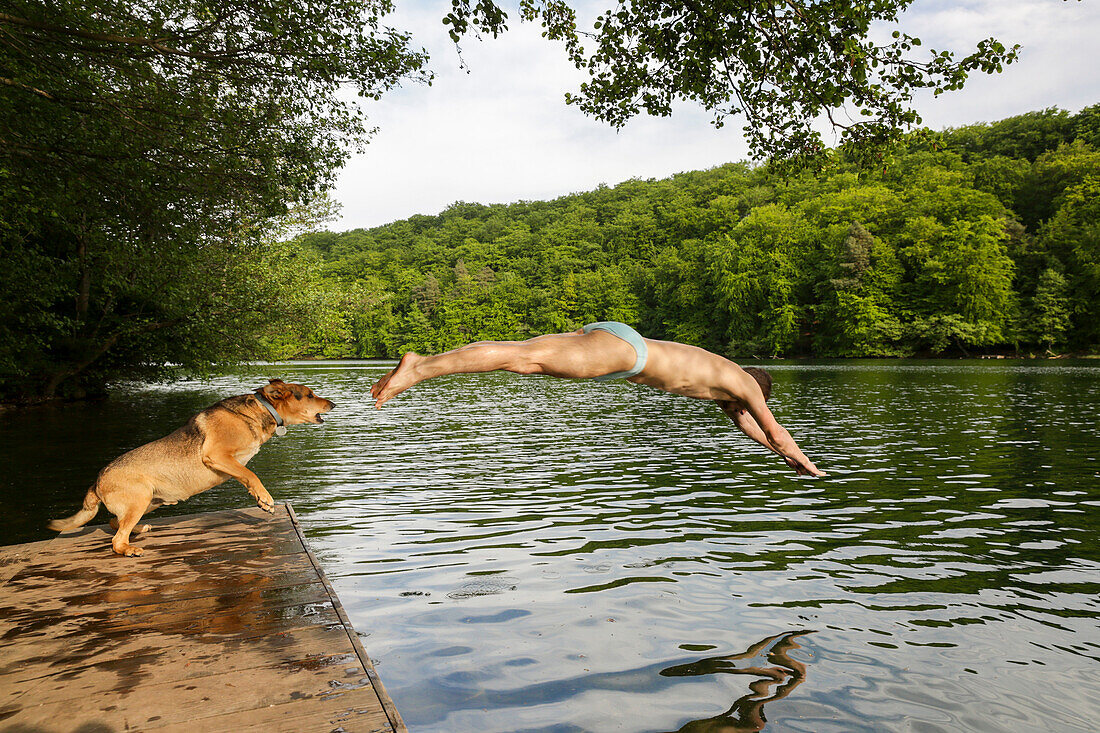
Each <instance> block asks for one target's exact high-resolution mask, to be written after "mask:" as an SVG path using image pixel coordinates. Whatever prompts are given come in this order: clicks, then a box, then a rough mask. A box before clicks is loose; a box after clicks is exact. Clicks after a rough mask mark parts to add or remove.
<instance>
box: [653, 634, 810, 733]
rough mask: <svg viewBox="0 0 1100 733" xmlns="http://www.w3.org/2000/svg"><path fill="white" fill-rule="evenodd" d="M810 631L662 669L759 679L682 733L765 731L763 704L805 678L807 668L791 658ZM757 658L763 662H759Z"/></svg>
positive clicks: (666, 672) (774, 637) (669, 674)
mask: <svg viewBox="0 0 1100 733" xmlns="http://www.w3.org/2000/svg"><path fill="white" fill-rule="evenodd" d="M812 633H813V632H812V631H789V632H787V633H784V634H774V635H772V636H769V637H768V638H766V639H764V640H763V641H759V642H757V643H755V644H753V645H752V646H751V647H749V648H748V649H747V650H746V651H744V652H741V653H740V654H727V655H725V656H722V657H708V658H706V659H701V660H699V661H698V662H690V663H688V664H678V665H676V666H674V667H669V668H668V669H662V670H661V674H662V675H664V676H665V677H694V676H698V675H704V674H744V675H752V676H754V677H758V678H759V679H757V680H754V681H753V682H750V683H749V690H751V692H749V694H747V695H745V696H744V697H742V698H741V699H739V700H738V701H737V702H735V703H734V704H733V707H731V708H730V709H729V710H727V711H726V712H724V713H722V714H721V715H716V716H715V717H713V718H707V719H706V720H693V721H692V722H690V723H688V724H687V725H685V726H684V727H682V728H680V731H681V733H745V732H751V731H759V730H764V726H765V725H767V723H768V719H767V718H766V717H764V703H766V702H772V701H773V700H782V699H783V698H785V697H786V696H787V695H789V694H791V692H793V691H794V688H796V687H798V686H799V685H800V684H802V681H803V680H805V679H806V665H805V664H803V663H802V662H800V661H798V660H797V659H794V658H793V657H791V655H790V654H791V652H793V651H795V650H796V649H801V647H800V646H799V645H798V637H800V636H803V635H805V634H812ZM760 657H763V658H764V662H763V663H760V662H759V659H760Z"/></svg>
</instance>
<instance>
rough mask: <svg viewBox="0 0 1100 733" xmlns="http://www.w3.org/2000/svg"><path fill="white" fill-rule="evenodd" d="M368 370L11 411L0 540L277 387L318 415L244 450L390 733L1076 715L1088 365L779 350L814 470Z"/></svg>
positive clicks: (617, 413)
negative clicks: (165, 441) (308, 552)
mask: <svg viewBox="0 0 1100 733" xmlns="http://www.w3.org/2000/svg"><path fill="white" fill-rule="evenodd" d="M387 368H388V367H387V365H386V364H382V363H378V364H370V363H366V364H364V363H312V364H311V363H296V364H287V365H280V366H278V367H268V368H264V369H259V370H255V371H253V372H252V373H243V372H241V373H233V374H227V375H224V376H221V377H217V378H211V379H209V380H204V381H200V382H188V383H185V384H182V385H174V386H164V385H151V386H143V387H133V388H130V389H128V390H126V391H125V392H124V393H123V394H121V395H119V396H118V397H117V398H115V399H113V400H111V401H109V402H106V403H102V404H98V405H82V406H75V407H71V408H66V409H40V410H31V411H27V412H20V413H8V414H6V415H5V420H4V421H3V422H2V423H0V439H2V440H3V444H4V445H5V446H6V448H7V451H8V457H7V458H6V459H5V460H6V462H7V463H6V468H8V470H6V471H4V472H3V473H2V475H0V523H2V525H0V530H2V531H3V536H4V538H5V541H6V542H25V541H29V540H34V539H41V538H44V537H47V536H48V533H46V532H45V530H44V529H43V526H44V524H45V521H46V519H47V518H50V517H56V516H67V515H69V514H71V513H72V512H73V511H74V510H75V508H76V506H77V505H78V503H79V498H80V496H81V495H82V493H83V490H84V489H85V488H86V487H87V486H88V484H90V483H91V481H92V479H93V478H94V476H95V474H96V472H97V471H98V470H99V469H100V468H102V466H103V465H104V464H106V463H107V461H109V460H110V459H111V458H113V457H115V456H116V455H118V454H119V453H121V452H123V451H124V450H126V449H128V448H131V447H133V446H135V445H138V444H140V443H143V442H146V441H148V440H151V439H154V438H157V437H160V436H162V435H164V434H166V433H167V432H169V431H171V430H172V429H174V428H175V427H178V425H179V424H181V423H182V422H183V420H184V419H185V418H186V416H187V415H189V414H191V413H193V412H194V411H196V410H198V409H200V408H202V407H204V406H206V405H208V404H211V403H213V402H215V401H216V400H218V399H220V398H222V397H224V396H227V395H231V394H241V393H244V392H246V391H248V390H250V389H251V388H252V387H254V386H257V385H258V384H261V383H263V382H264V381H265V378H266V377H267V376H279V377H282V378H284V379H288V380H292V381H297V382H303V383H305V384H308V385H310V386H312V387H314V388H315V389H316V390H317V391H318V392H319V393H320V394H323V395H325V396H326V397H329V398H330V399H333V400H334V401H335V402H336V403H337V404H338V405H339V407H338V408H337V409H336V410H335V411H334V412H333V413H331V416H330V418H331V419H329V420H328V421H327V422H326V423H325V424H324V425H315V426H314V425H307V426H294V427H292V428H291V429H290V432H289V434H288V435H287V436H286V437H285V438H276V439H275V440H273V441H271V442H270V443H269V444H267V445H266V446H265V447H264V448H263V450H262V451H261V452H260V454H259V455H258V456H257V457H256V458H255V459H254V460H253V461H252V463H251V464H250V467H251V468H253V469H254V470H255V471H256V473H257V474H258V475H259V476H260V478H261V479H262V480H263V481H264V482H265V484H266V485H267V487H268V488H269V490H270V491H271V493H272V494H273V495H274V496H275V497H276V499H288V500H290V501H292V502H294V505H295V508H296V510H297V512H298V514H299V517H300V518H301V519H302V522H303V524H304V525H305V527H306V531H307V535H308V536H309V538H310V542H311V544H312V545H313V547H314V549H315V550H316V551H317V554H318V555H319V557H320V559H321V562H322V563H323V564H324V566H325V569H326V572H328V574H329V576H330V577H331V578H332V580H333V584H334V585H335V587H336V590H337V591H338V592H339V594H340V596H341V599H342V600H343V601H344V604H345V606H346V607H347V609H348V612H349V614H350V616H351V618H352V621H353V622H354V624H355V626H356V628H357V629H358V630H359V631H360V632H361V633H363V634H364V636H365V638H364V645H365V646H366V648H367V649H368V651H369V652H370V654H371V656H372V657H373V658H374V659H375V661H376V663H377V666H378V668H379V672H380V674H381V676H382V679H383V680H384V682H385V684H386V686H387V688H388V690H389V692H390V693H391V695H392V696H393V698H394V699H395V701H396V703H397V705H398V707H399V709H400V710H401V712H402V715H403V716H404V717H405V718H406V720H407V721H408V722H409V724H410V727H411V728H412V729H413V730H416V731H441V732H442V731H447V732H460V731H479V732H481V731H546V732H549V731H554V732H559V731H560V732H563V733H564V732H566V731H570V732H571V731H632V732H633V731H671V730H691V731H696V730H708V731H712V730H759V729H761V726H764V728H763V729H766V730H776V731H779V730H782V731H812V732H813V733H820V732H822V731H845V732H847V731H917V730H919V731H960V730H967V731H1013V732H1014V731H1023V730H1050V731H1055V730H1056V731H1093V730H1095V724H1094V722H1093V721H1094V720H1095V719H1096V718H1097V716H1098V715H1100V707H1098V703H1097V700H1100V624H1098V618H1100V602H1098V598H1100V550H1098V549H1097V548H1098V544H1100V543H1098V540H1100V536H1098V535H1100V532H1098V520H1097V516H1098V515H1097V507H1098V506H1100V488H1098V486H1100V481H1098V479H1100V436H1098V434H1097V430H1096V425H1097V422H1098V418H1100V365H1094V364H1093V363H1089V362H1073V363H1067V362H1060V363H1058V364H1053V365H1046V364H1042V365H1036V364H1019V363H1010V362H997V363H990V362H968V363H961V362H942V363H935V362H881V363H872V362H844V363H839V364H827V363H821V364H803V363H797V364H795V363H778V364H775V365H774V366H773V367H772V370H773V374H774V375H775V378H776V380H775V381H776V384H775V395H774V397H773V399H772V402H773V409H774V411H775V412H776V414H777V416H778V417H779V419H780V421H781V422H782V423H783V424H784V425H785V426H786V427H787V428H789V429H790V430H791V432H792V433H793V434H794V435H795V437H796V438H797V439H798V441H799V443H800V444H801V445H802V447H803V448H804V449H805V451H806V453H807V454H808V455H809V456H810V457H811V458H812V459H813V460H814V461H815V462H816V463H817V464H818V465H819V466H820V467H822V468H823V469H824V470H827V471H829V473H830V475H829V476H828V477H827V478H825V479H820V480H810V479H800V478H798V477H796V476H795V475H794V474H793V472H791V471H789V470H788V469H787V468H786V467H785V466H784V465H783V464H782V463H780V462H779V461H778V460H775V459H774V458H772V457H769V456H767V455H765V454H764V453H763V451H762V450H761V449H759V448H758V447H756V446H754V445H753V444H751V443H749V442H748V441H747V440H746V439H744V438H743V437H741V436H739V435H738V434H737V433H736V432H735V431H734V430H733V429H732V428H731V427H730V425H729V424H728V422H727V421H726V420H725V418H724V417H723V416H722V415H721V414H720V413H719V412H718V410H717V409H716V408H715V407H713V406H712V405H708V404H706V403H702V402H696V401H692V400H687V399H683V398H677V397H674V396H672V395H666V394H663V393H660V392H657V391H654V390H650V389H647V388H644V387H639V386H636V385H632V384H628V383H625V382H618V383H606V384H596V383H592V382H568V381H561V380H553V379H549V378H541V377H529V378H521V377H516V376H513V375H505V374H486V375H468V376H455V377H448V378H443V379H438V380H433V381H431V382H427V383H424V384H421V385H418V386H417V387H416V388H414V389H413V390H411V391H409V392H408V393H406V394H404V395H402V396H401V397H399V398H398V399H397V400H394V401H393V402H391V403H390V404H388V405H387V406H386V408H385V409H384V410H382V411H374V410H371V409H369V406H368V400H366V399H365V397H364V395H365V391H366V389H367V387H368V386H369V384H370V383H371V382H372V381H373V380H375V379H377V378H378V377H379V376H381V375H382V374H383V373H384V372H385V370H386V369H387ZM249 502H250V499H249V497H248V495H247V493H246V492H245V490H244V489H243V488H241V487H239V486H236V485H229V486H226V487H223V488H220V489H216V490H213V491H210V492H207V493H206V494H202V495H200V496H198V497H195V498H194V499H192V500H191V501H189V502H186V503H184V504H180V505H178V506H176V507H173V508H171V509H170V510H168V511H164V510H162V511H161V512H160V513H162V514H163V513H188V512H196V511H206V510H210V509H219V508H226V507H233V506H246V505H248V504H249ZM104 551H105V552H107V551H109V550H108V548H107V547H106V546H105V547H104ZM811 629H812V630H813V633H808V630H811ZM734 701H736V702H734ZM731 703H732V707H731ZM765 706H766V718H765ZM765 722H766V726H765V725H764V723H765Z"/></svg>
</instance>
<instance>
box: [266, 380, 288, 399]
mask: <svg viewBox="0 0 1100 733" xmlns="http://www.w3.org/2000/svg"><path fill="white" fill-rule="evenodd" d="M268 382H269V384H268V385H267V386H266V387H264V388H263V390H261V391H262V392H263V393H264V397H266V398H268V399H269V400H285V399H287V398H288V397H290V390H289V389H287V386H286V382H284V381H283V380H281V379H269V380H268Z"/></svg>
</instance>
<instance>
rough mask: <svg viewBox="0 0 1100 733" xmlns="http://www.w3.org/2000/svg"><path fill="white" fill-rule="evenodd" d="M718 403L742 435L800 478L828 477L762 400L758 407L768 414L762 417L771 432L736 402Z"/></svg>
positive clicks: (719, 401) (725, 401)
mask: <svg viewBox="0 0 1100 733" xmlns="http://www.w3.org/2000/svg"><path fill="white" fill-rule="evenodd" d="M717 403H718V406H719V407H720V408H722V412H724V413H726V415H727V416H729V419H730V420H732V421H733V424H734V425H736V426H737V428H738V429H739V430H740V431H741V432H742V433H744V434H745V435H747V436H748V437H749V438H751V439H753V440H755V441H756V442H757V443H759V444H760V445H762V446H764V447H765V448H767V449H768V450H770V451H771V452H772V453H775V454H776V455H778V456H779V457H781V458H782V459H783V461H784V462H785V463H786V464H787V465H788V466H790V467H791V468H793V469H794V470H795V471H797V472H798V474H799V475H800V476H825V475H826V473H825V472H824V471H822V470H820V469H818V467H817V466H815V465H814V464H813V462H812V461H810V459H809V458H807V457H806V454H804V453H803V452H802V450H801V449H800V448H799V447H798V444H797V443H795V442H794V438H792V437H791V434H790V433H789V432H787V429H786V428H784V427H783V426H782V425H780V424H779V422H778V421H776V419H775V417H773V416H772V414H771V410H768V407H767V405H764V404H763V400H761V405H760V406H757V409H758V410H759V408H760V407H761V406H762V407H763V411H764V412H765V414H766V417H764V416H763V415H762V417H764V422H765V424H768V425H769V427H770V430H768V431H766V432H765V430H764V429H763V428H761V427H760V424H759V423H758V422H757V421H756V420H755V419H754V418H753V416H752V415H751V414H749V411H748V410H746V409H744V408H743V407H741V406H740V405H738V404H737V403H736V402H731V401H727V400H718V401H717ZM769 418H770V419H769Z"/></svg>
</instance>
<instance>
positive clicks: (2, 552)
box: [0, 540, 53, 585]
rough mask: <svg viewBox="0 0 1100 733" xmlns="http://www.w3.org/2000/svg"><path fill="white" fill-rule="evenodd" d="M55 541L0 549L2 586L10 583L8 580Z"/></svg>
mask: <svg viewBox="0 0 1100 733" xmlns="http://www.w3.org/2000/svg"><path fill="white" fill-rule="evenodd" d="M51 542H53V540H42V541H41V542H29V543H27V544H25V545H11V546H9V547H0V585H4V584H5V583H7V582H8V579H9V578H11V577H12V576H13V575H15V574H16V573H18V572H19V571H20V570H22V569H23V568H24V567H26V565H27V563H29V562H30V561H31V560H33V559H34V557H35V556H36V555H37V554H38V553H39V552H40V551H42V550H44V549H46V546H47V545H49V544H50V543H51Z"/></svg>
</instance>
